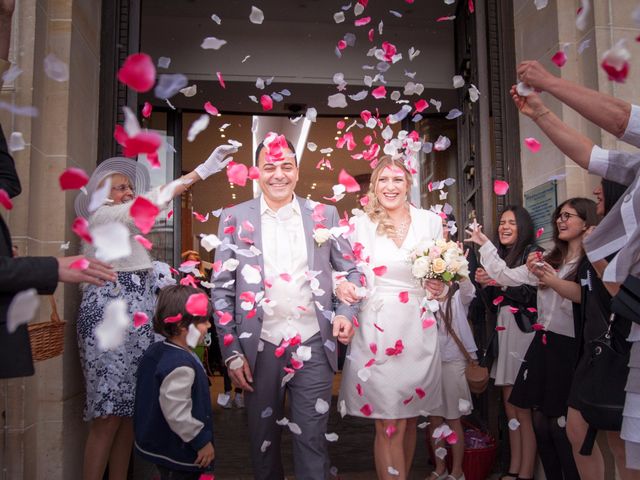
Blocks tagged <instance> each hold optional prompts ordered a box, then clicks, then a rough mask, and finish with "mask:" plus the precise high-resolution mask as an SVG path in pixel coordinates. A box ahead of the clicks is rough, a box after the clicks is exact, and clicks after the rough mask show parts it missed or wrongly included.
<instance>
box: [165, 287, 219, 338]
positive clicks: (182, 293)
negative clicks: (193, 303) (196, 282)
mask: <svg viewBox="0 0 640 480" xmlns="http://www.w3.org/2000/svg"><path fill="white" fill-rule="evenodd" d="M198 293H202V294H204V295H206V294H205V293H204V292H203V291H202V290H199V289H197V288H194V287H191V286H189V285H170V286H168V287H165V288H163V289H162V290H160V294H159V295H158V301H157V302H156V313H155V315H154V316H153V329H154V330H155V331H156V332H157V333H159V334H160V335H162V336H164V337H166V338H170V337H175V336H178V335H179V334H180V331H181V330H182V329H183V328H189V325H190V324H192V323H203V322H206V321H208V320H209V318H210V317H211V314H212V309H211V303H208V304H207V315H206V316H204V317H200V316H197V317H196V316H193V315H191V314H190V313H189V312H187V309H186V308H185V305H186V303H187V300H188V299H189V297H190V296H191V295H194V294H198ZM178 314H180V315H182V318H181V319H180V320H179V321H177V322H171V323H167V322H165V319H166V318H169V317H175V316H177V315H178Z"/></svg>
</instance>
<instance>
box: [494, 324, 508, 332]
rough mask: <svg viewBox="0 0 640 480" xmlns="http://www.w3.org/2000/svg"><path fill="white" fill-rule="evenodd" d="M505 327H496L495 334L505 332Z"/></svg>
mask: <svg viewBox="0 0 640 480" xmlns="http://www.w3.org/2000/svg"><path fill="white" fill-rule="evenodd" d="M506 329H507V328H506V327H503V326H502V325H496V332H502V331H504V330H506Z"/></svg>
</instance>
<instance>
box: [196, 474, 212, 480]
mask: <svg viewBox="0 0 640 480" xmlns="http://www.w3.org/2000/svg"><path fill="white" fill-rule="evenodd" d="M198 480H216V477H215V475H214V474H213V473H203V474H201V475H200V478H198Z"/></svg>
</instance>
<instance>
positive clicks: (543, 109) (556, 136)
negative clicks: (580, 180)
mask: <svg viewBox="0 0 640 480" xmlns="http://www.w3.org/2000/svg"><path fill="white" fill-rule="evenodd" d="M554 78H555V77H554ZM511 98H513V103H515V104H516V107H518V110H520V113H522V114H523V115H526V116H527V117H529V118H531V119H532V120H533V121H534V122H535V123H536V125H538V127H540V130H542V131H543V132H544V134H545V135H546V136H547V137H549V140H551V141H552V142H553V143H554V145H555V146H556V147H558V148H559V149H560V150H561V151H562V153H564V154H565V155H566V156H568V157H569V158H571V159H572V160H573V161H574V162H576V163H577V164H578V165H579V166H581V167H582V168H584V169H585V170H588V169H589V158H590V157H591V150H593V142H592V141H591V140H589V139H588V138H587V137H585V136H584V135H582V134H581V133H580V132H578V131H577V130H575V129H573V128H571V127H570V126H569V125H567V124H566V123H564V122H563V121H562V120H560V119H559V118H558V117H557V115H556V114H555V113H553V112H552V111H551V110H549V109H548V108H547V106H546V105H545V104H544V102H543V101H542V98H540V95H538V94H537V93H531V94H530V95H528V96H526V97H522V96H520V95H518V92H517V90H516V86H515V85H514V86H513V87H511Z"/></svg>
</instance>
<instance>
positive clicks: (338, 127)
mask: <svg viewBox="0 0 640 480" xmlns="http://www.w3.org/2000/svg"><path fill="white" fill-rule="evenodd" d="M345 125H346V124H345V123H344V120H338V123H336V128H337V129H338V130H342V129H343V128H344V126H345Z"/></svg>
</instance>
